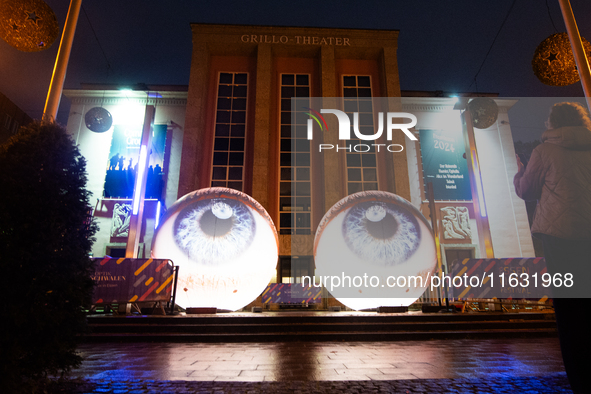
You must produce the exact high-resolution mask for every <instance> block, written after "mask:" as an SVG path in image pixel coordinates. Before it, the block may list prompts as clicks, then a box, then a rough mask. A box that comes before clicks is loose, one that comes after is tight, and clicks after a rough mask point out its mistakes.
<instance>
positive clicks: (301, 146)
mask: <svg viewBox="0 0 591 394" xmlns="http://www.w3.org/2000/svg"><path fill="white" fill-rule="evenodd" d="M280 78H281V80H280V82H281V108H280V129H281V138H280V147H279V150H280V151H279V161H280V162H279V171H280V177H279V179H280V180H279V234H311V232H312V220H311V219H312V218H311V198H312V197H311V195H312V191H311V182H310V179H311V178H310V164H311V163H310V141H309V140H308V139H307V134H306V132H307V128H306V127H307V126H306V125H307V120H308V115H307V114H306V113H307V112H308V110H307V109H306V108H307V107H309V105H310V100H309V97H310V76H309V75H308V74H281V76H280ZM292 97H293V98H295V105H294V109H295V114H294V115H295V116H293V119H292Z"/></svg>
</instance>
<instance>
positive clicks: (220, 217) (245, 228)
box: [152, 187, 278, 311]
mask: <svg viewBox="0 0 591 394" xmlns="http://www.w3.org/2000/svg"><path fill="white" fill-rule="evenodd" d="M158 256H168V257H167V259H170V260H172V261H173V262H174V264H175V265H178V266H180V269H179V279H178V288H179V289H183V290H184V291H182V292H179V293H178V295H177V301H176V302H177V303H178V304H179V305H181V306H182V307H185V308H187V307H217V308H218V309H226V310H232V311H235V310H238V309H240V308H242V307H244V306H245V305H248V304H249V303H250V302H252V301H253V300H254V299H256V298H257V297H258V296H259V295H260V294H261V293H262V292H263V291H264V290H265V288H266V286H267V285H268V284H269V281H270V280H271V278H272V277H273V276H274V275H276V271H275V269H276V266H277V256H278V239H277V231H276V229H275V225H274V224H273V221H272V220H271V218H270V217H269V215H268V214H267V212H266V211H265V209H264V208H263V207H262V206H261V205H260V204H259V203H258V202H257V201H255V200H254V199H253V198H252V197H250V196H248V195H247V194H244V193H242V192H239V191H237V190H233V189H228V188H222V187H212V188H208V189H201V190H197V191H194V192H192V193H189V194H187V195H185V196H183V197H182V198H180V199H179V200H178V201H177V202H175V203H174V204H173V205H172V206H171V207H170V208H169V209H168V211H167V212H166V215H165V216H164V217H163V218H162V220H161V221H160V226H159V228H158V230H157V231H156V234H155V236H154V240H153V243H152V257H153V258H160V257H158Z"/></svg>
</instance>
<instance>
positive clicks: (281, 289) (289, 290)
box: [263, 283, 322, 304]
mask: <svg viewBox="0 0 591 394" xmlns="http://www.w3.org/2000/svg"><path fill="white" fill-rule="evenodd" d="M321 292H322V288H320V287H313V286H302V285H301V284H300V283H271V284H269V285H268V286H267V288H266V289H265V291H264V292H263V304H303V303H306V302H307V303H308V304H319V303H321V302H322V296H321Z"/></svg>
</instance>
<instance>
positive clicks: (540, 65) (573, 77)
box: [531, 33, 591, 86]
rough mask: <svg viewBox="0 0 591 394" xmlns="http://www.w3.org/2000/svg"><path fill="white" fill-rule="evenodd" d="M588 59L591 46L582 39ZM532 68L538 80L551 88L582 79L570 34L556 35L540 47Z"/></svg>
mask: <svg viewBox="0 0 591 394" xmlns="http://www.w3.org/2000/svg"><path fill="white" fill-rule="evenodd" d="M581 41H582V42H583V48H584V50H585V53H586V55H587V58H589V56H591V44H590V43H589V41H587V40H586V39H584V38H583V37H581ZM531 64H532V68H533V70H534V74H535V75H536V77H538V79H539V80H540V81H541V82H542V83H544V84H546V85H550V86H567V85H571V84H573V83H575V82H577V81H578V80H579V79H580V76H579V73H578V71H577V64H576V62H575V57H574V56H573V51H572V47H571V45H570V40H569V38H568V34H566V33H556V34H552V35H551V36H550V37H548V38H546V39H545V40H544V41H542V42H541V43H540V45H538V47H537V48H536V51H535V53H534V58H533V59H532V62H531Z"/></svg>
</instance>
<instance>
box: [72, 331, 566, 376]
mask: <svg viewBox="0 0 591 394" xmlns="http://www.w3.org/2000/svg"><path fill="white" fill-rule="evenodd" d="M78 350H79V352H80V354H81V355H82V356H83V357H84V362H83V364H82V366H81V367H80V368H78V369H75V370H74V371H73V372H72V375H73V376H74V377H83V378H89V379H109V380H115V379H117V380H118V379H121V380H131V379H154V380H206V381H207V380H209V381H214V380H215V381H220V380H223V381H304V380H323V381H326V380H330V381H336V380H404V379H445V378H452V379H453V378H495V377H511V376H513V377H515V376H545V375H550V374H555V373H563V372H564V366H563V363H562V358H561V353H560V346H559V343H558V339H555V338H544V339H540V338H536V339H531V340H529V339H506V340H500V339H485V340H482V339H480V340H466V339H464V340H433V341H409V342H338V343H337V342H335V343H331V342H324V343H320V342H289V343H243V344H241V343H230V344H207V343H186V344H181V343H132V344H129V343H108V344H105V343H101V344H82V345H80V347H79V349H78Z"/></svg>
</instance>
